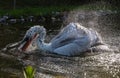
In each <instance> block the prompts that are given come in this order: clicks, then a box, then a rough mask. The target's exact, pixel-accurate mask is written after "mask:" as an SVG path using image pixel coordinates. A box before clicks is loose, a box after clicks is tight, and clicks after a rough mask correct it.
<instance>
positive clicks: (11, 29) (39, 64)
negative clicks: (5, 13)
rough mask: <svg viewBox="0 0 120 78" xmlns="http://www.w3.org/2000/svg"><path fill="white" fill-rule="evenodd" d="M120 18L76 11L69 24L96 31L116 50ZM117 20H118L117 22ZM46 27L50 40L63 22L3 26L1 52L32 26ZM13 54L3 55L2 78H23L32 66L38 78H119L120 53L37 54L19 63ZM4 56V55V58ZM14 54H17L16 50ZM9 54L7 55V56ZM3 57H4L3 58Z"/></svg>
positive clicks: (0, 42) (0, 35)
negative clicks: (24, 73)
mask: <svg viewBox="0 0 120 78" xmlns="http://www.w3.org/2000/svg"><path fill="white" fill-rule="evenodd" d="M119 17H120V16H119V14H116V13H110V12H108V13H107V12H104V13H103V12H95V11H75V13H74V12H71V13H70V14H69V17H68V19H66V21H65V22H64V25H65V24H66V23H68V22H80V23H82V24H83V25H84V26H86V27H90V28H93V29H95V30H97V31H98V32H99V33H100V34H101V36H102V38H103V40H104V41H105V43H107V44H108V45H111V46H110V47H111V48H113V49H119V48H120V34H119V33H120V31H119V30H120V26H119V25H120V23H119V21H118V20H120V18H119ZM116 19H117V20H116ZM34 24H35V25H37V24H39V25H44V26H45V28H47V31H48V32H47V34H48V36H47V40H46V41H49V40H50V39H51V38H52V37H53V36H54V35H56V34H57V33H58V31H59V29H60V28H61V25H62V22H56V23H54V24H53V23H50V22H49V23H45V22H44V23H25V24H12V25H7V26H5V25H1V26H0V48H1V49H2V48H4V47H5V46H6V45H7V44H9V43H14V42H18V41H20V40H21V39H22V37H23V36H24V34H25V32H26V30H27V29H29V28H30V27H31V26H32V25H34ZM10 52H11V51H9V50H8V51H7V52H5V53H3V52H1V58H0V78H23V74H22V67H24V65H32V66H33V67H34V68H35V69H36V70H37V72H36V78H41V77H42V78H120V53H119V52H117V53H116V52H101V53H99V54H98V53H96V54H94V53H93V54H92V53H91V54H90V55H86V56H82V55H81V56H76V57H66V56H59V55H55V54H49V53H43V52H41V53H40V52H38V51H34V52H33V54H28V55H25V57H24V58H22V59H21V60H22V61H20V59H19V60H18V59H17V58H18V57H19V56H12V54H11V53H10ZM2 53H3V54H2ZM12 53H15V50H13V52H12ZM4 54H6V55H4ZM2 56H3V57H2Z"/></svg>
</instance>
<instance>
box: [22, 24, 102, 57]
mask: <svg viewBox="0 0 120 78" xmlns="http://www.w3.org/2000/svg"><path fill="white" fill-rule="evenodd" d="M35 34H38V36H37V37H36V38H35V40H36V43H37V46H38V49H40V50H43V51H48V52H51V53H57V54H61V55H67V56H72V55H79V54H80V53H81V52H86V51H88V50H90V49H91V48H92V47H93V46H94V45H96V44H98V43H102V40H101V38H100V36H99V35H98V33H97V32H96V31H94V30H92V29H87V28H85V27H83V26H81V25H80V24H79V23H70V24H69V25H67V26H66V27H64V28H63V29H62V30H61V31H60V33H59V34H58V35H56V36H55V37H54V38H53V39H52V40H51V41H50V42H49V43H45V42H44V39H45V35H46V30H45V28H44V27H42V26H34V27H31V28H30V29H29V30H28V31H27V33H26V35H25V37H24V39H25V38H26V37H28V38H29V39H30V38H33V36H34V35H35ZM24 39H23V40H24Z"/></svg>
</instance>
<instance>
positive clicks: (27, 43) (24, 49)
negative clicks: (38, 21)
mask: <svg viewBox="0 0 120 78" xmlns="http://www.w3.org/2000/svg"><path fill="white" fill-rule="evenodd" d="M36 37H37V34H35V35H34V36H33V38H31V39H28V40H27V41H26V42H25V43H24V44H23V46H22V47H21V48H20V49H21V50H22V51H26V49H27V48H28V47H29V45H30V44H31V42H32V41H33V40H34V39H35V38H36Z"/></svg>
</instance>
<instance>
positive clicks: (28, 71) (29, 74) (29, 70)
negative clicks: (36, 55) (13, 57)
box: [23, 66, 35, 78]
mask: <svg viewBox="0 0 120 78" xmlns="http://www.w3.org/2000/svg"><path fill="white" fill-rule="evenodd" d="M23 73H24V77H25V78H34V76H35V69H34V68H33V67H32V66H26V67H25V68H24V70H23Z"/></svg>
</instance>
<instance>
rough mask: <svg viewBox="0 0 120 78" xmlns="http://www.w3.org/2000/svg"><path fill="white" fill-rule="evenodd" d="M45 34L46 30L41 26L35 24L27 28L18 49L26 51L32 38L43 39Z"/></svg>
mask: <svg viewBox="0 0 120 78" xmlns="http://www.w3.org/2000/svg"><path fill="white" fill-rule="evenodd" d="M45 34H46V30H45V28H44V27H43V26H39V25H36V26H33V27H31V28H30V29H29V30H27V32H26V34H25V36H24V38H23V40H22V41H21V47H20V50H22V51H26V49H27V48H28V46H29V45H30V44H31V42H32V41H33V40H35V39H36V38H37V37H39V38H40V39H41V40H43V39H44V36H45Z"/></svg>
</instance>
